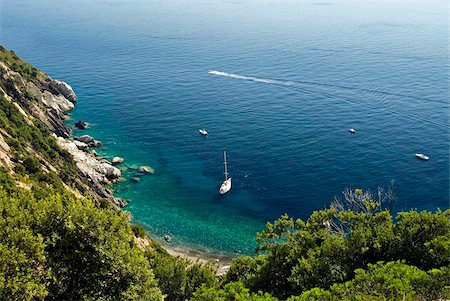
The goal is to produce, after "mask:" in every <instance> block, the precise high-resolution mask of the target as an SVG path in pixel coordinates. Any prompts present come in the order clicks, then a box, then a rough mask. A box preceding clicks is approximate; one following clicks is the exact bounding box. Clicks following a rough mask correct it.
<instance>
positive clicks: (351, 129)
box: [348, 128, 356, 134]
mask: <svg viewBox="0 0 450 301" xmlns="http://www.w3.org/2000/svg"><path fill="white" fill-rule="evenodd" d="M348 131H349V132H350V133H352V134H354V133H356V130H355V129H354V128H350V129H348Z"/></svg>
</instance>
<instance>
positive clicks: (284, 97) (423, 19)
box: [0, 0, 449, 253]
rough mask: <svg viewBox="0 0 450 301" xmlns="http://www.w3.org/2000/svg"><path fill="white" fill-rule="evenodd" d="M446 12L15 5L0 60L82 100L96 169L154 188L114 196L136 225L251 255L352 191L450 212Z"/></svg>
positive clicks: (360, 6)
mask: <svg viewBox="0 0 450 301" xmlns="http://www.w3.org/2000/svg"><path fill="white" fill-rule="evenodd" d="M447 5H448V4H447V2H446V1H440V0H431V1H415V0H409V1H408V0H406V1H401V0H393V1H383V0H381V1H379V0H377V1H372V0H366V1H363V0H361V1H352V0H351V1H337V0H331V1H319V0H317V1H311V0H309V1H300V0H299V1H287V0H286V1H284V0H281V1H280V0H277V1H271V0H260V1H251V0H249V1H225V0H223V1H219V0H206V1H193V0H168V1H153V0H150V1H147V0H146V1H144V0H130V1H123V0H120V1H119V0H110V1H87V0H82V1H80V0H77V1H75V0H68V1H50V0H43V1H36V0H34V1H31V0H29V1H25V0H14V1H12V0H5V1H2V2H1V15H0V16H1V33H0V42H1V44H3V45H5V46H6V47H8V48H10V49H13V50H15V51H16V53H17V54H18V55H20V56H21V57H23V58H24V59H26V60H28V61H29V62H31V63H32V64H34V65H36V66H37V67H39V68H41V69H42V70H44V71H45V72H47V73H48V74H50V75H51V76H52V77H54V78H58V79H63V80H65V81H67V82H69V83H70V84H71V85H72V86H73V87H74V89H75V91H76V92H77V94H78V96H79V101H78V104H77V107H76V109H75V110H74V111H73V112H72V116H73V119H74V120H78V119H83V120H86V121H88V122H89V123H90V124H91V128H90V129H89V130H88V131H86V133H88V134H91V135H93V136H95V137H96V138H98V139H100V140H101V141H102V142H103V143H104V147H103V148H102V149H101V150H100V152H101V153H102V154H103V155H105V156H107V157H112V156H115V155H119V156H122V157H124V158H125V160H126V165H127V166H132V165H150V166H152V167H153V168H154V169H155V170H156V173H155V174H154V175H152V176H145V177H142V180H141V181H140V182H139V183H131V181H126V182H123V183H120V184H117V185H115V189H116V191H117V193H118V195H119V196H122V197H125V198H127V199H129V200H130V205H129V206H128V207H127V208H126V210H128V211H130V212H131V213H132V215H133V217H134V221H135V222H138V223H141V224H143V225H144V226H145V227H146V228H147V229H148V230H149V231H151V232H152V233H153V234H154V235H156V236H157V237H161V236H163V235H165V234H170V235H171V236H173V238H174V240H173V244H175V245H183V246H190V247H194V248H198V249H202V250H206V251H210V252H218V251H221V252H226V253H251V252H252V249H253V247H254V246H255V243H254V235H255V233H256V232H257V231H260V230H262V229H263V227H264V224H265V222H266V221H268V220H273V219H275V218H277V217H278V216H280V215H281V214H283V213H285V212H287V213H289V214H290V215H292V216H295V217H301V218H306V217H307V216H308V215H309V214H310V213H311V212H312V211H313V210H316V209H321V208H324V207H326V206H327V205H328V204H329V202H330V201H331V200H332V199H333V198H334V196H338V195H339V194H340V191H342V190H343V189H345V188H346V187H352V188H364V189H372V190H374V189H376V188H377V187H378V186H386V185H388V184H389V183H390V181H391V180H394V181H395V191H396V194H397V197H398V202H397V204H396V207H395V209H396V210H408V209H410V208H417V209H419V210H422V209H428V210H435V209H436V208H442V209H446V208H448V207H449V102H448V100H449V95H448V80H449V78H448V70H449V60H448V32H447V31H448V15H447V13H448V7H447ZM209 70H216V71H217V72H212V73H209V72H208V71H209ZM350 127H354V128H356V129H357V133H356V134H355V135H351V134H349V132H348V131H347V130H348V128H350ZM199 128H206V129H207V130H208V131H209V133H210V135H209V136H208V137H201V136H200V135H199V134H198V132H197V131H198V129H199ZM75 134H81V133H79V132H75ZM224 149H226V150H227V151H228V159H229V168H230V172H231V176H232V178H233V189H232V191H231V193H230V194H228V195H225V196H223V197H220V196H219V195H218V193H217V191H218V187H219V185H220V183H221V181H222V168H223V166H222V151H223V150H224ZM417 152H422V153H425V154H427V155H429V156H430V157H431V159H430V161H428V162H424V161H420V160H418V159H416V158H415V157H414V154H415V153H417ZM135 173H136V171H134V170H132V169H129V170H127V171H125V172H124V174H125V176H126V177H127V178H128V179H129V178H131V177H132V176H134V175H135Z"/></svg>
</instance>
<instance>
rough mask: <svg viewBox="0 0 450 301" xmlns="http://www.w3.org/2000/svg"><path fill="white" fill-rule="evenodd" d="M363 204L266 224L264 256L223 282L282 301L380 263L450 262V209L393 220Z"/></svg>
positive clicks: (236, 267) (239, 266) (240, 265)
mask: <svg viewBox="0 0 450 301" xmlns="http://www.w3.org/2000/svg"><path fill="white" fill-rule="evenodd" d="M358 195H367V194H365V193H364V192H358ZM360 204H363V206H365V208H362V210H350V209H345V208H336V207H332V208H330V209H326V210H320V211H316V212H314V213H313V214H312V215H311V216H310V217H309V219H308V220H307V221H306V222H303V221H301V220H296V221H294V220H293V219H292V218H289V217H288V216H287V215H283V216H282V217H281V218H280V219H279V220H277V221H275V222H274V223H268V224H267V226H266V229H265V230H264V231H262V232H261V233H259V234H258V235H257V241H258V242H259V244H260V245H259V247H258V251H262V252H263V254H262V255H260V256H258V257H256V258H255V259H251V258H244V259H242V258H241V259H238V260H235V261H234V262H233V264H232V266H231V268H230V272H229V273H228V275H227V276H226V277H225V282H231V281H243V282H244V284H245V285H246V286H247V287H249V288H250V289H251V290H252V291H254V292H257V291H259V290H263V291H266V292H268V293H270V294H272V295H274V296H276V297H278V298H281V299H284V298H287V297H289V296H292V295H300V294H302V293H303V292H305V291H308V290H311V289H314V288H317V289H320V288H321V289H329V288H330V287H331V286H333V285H334V284H336V283H344V282H346V281H351V280H352V279H354V277H356V276H357V275H358V272H356V271H360V270H358V269H364V268H366V267H367V266H368V264H375V263H377V262H378V261H381V260H384V261H398V260H404V261H405V264H408V265H410V266H414V267H416V268H418V269H421V270H424V271H427V270H430V269H439V268H441V267H444V266H448V265H449V264H450V253H449V251H450V249H449V245H450V219H449V217H450V210H447V211H445V212H442V211H437V212H435V213H432V212H427V211H423V212H417V211H415V210H411V211H410V212H401V213H399V214H398V215H397V218H396V221H394V219H393V217H392V216H391V214H390V212H389V211H387V210H374V209H376V208H379V204H377V203H376V202H373V201H371V200H370V199H369V200H367V199H364V200H363V202H361V203H360ZM390 267H391V266H388V268H390ZM355 270H356V271H355ZM440 281H441V282H440V283H441V284H442V282H443V281H444V280H442V279H441V280H440ZM444 282H445V281H444ZM317 289H316V291H311V292H310V294H313V293H316V292H318V290H317Z"/></svg>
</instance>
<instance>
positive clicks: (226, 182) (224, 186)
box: [219, 151, 231, 194]
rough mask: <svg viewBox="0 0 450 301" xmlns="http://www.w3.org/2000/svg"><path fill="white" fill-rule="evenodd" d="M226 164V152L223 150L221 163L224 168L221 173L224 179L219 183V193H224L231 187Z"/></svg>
mask: <svg viewBox="0 0 450 301" xmlns="http://www.w3.org/2000/svg"><path fill="white" fill-rule="evenodd" d="M227 164H228V163H227V152H226V151H223V165H224V170H225V171H224V173H223V174H224V175H225V180H224V181H223V183H222V185H220V189H219V193H220V194H225V193H227V192H228V191H230V189H231V178H228V170H227Z"/></svg>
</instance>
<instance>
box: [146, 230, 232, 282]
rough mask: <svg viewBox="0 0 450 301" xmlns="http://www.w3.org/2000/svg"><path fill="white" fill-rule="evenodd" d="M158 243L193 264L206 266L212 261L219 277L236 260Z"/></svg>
mask: <svg viewBox="0 0 450 301" xmlns="http://www.w3.org/2000/svg"><path fill="white" fill-rule="evenodd" d="M150 237H151V236H150ZM157 243H158V244H159V245H160V246H161V247H162V248H163V249H164V250H166V252H167V253H169V254H170V255H172V256H175V257H178V256H179V257H181V258H185V259H188V260H189V261H191V262H192V263H200V264H206V263H208V262H211V261H212V262H214V263H215V264H217V275H223V274H225V273H226V271H228V269H229V268H230V266H231V263H232V261H233V259H234V258H235V257H233V256H231V255H224V254H217V253H207V252H202V251H199V250H195V249H192V248H189V247H185V246H171V245H170V244H168V243H163V242H160V241H157Z"/></svg>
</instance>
